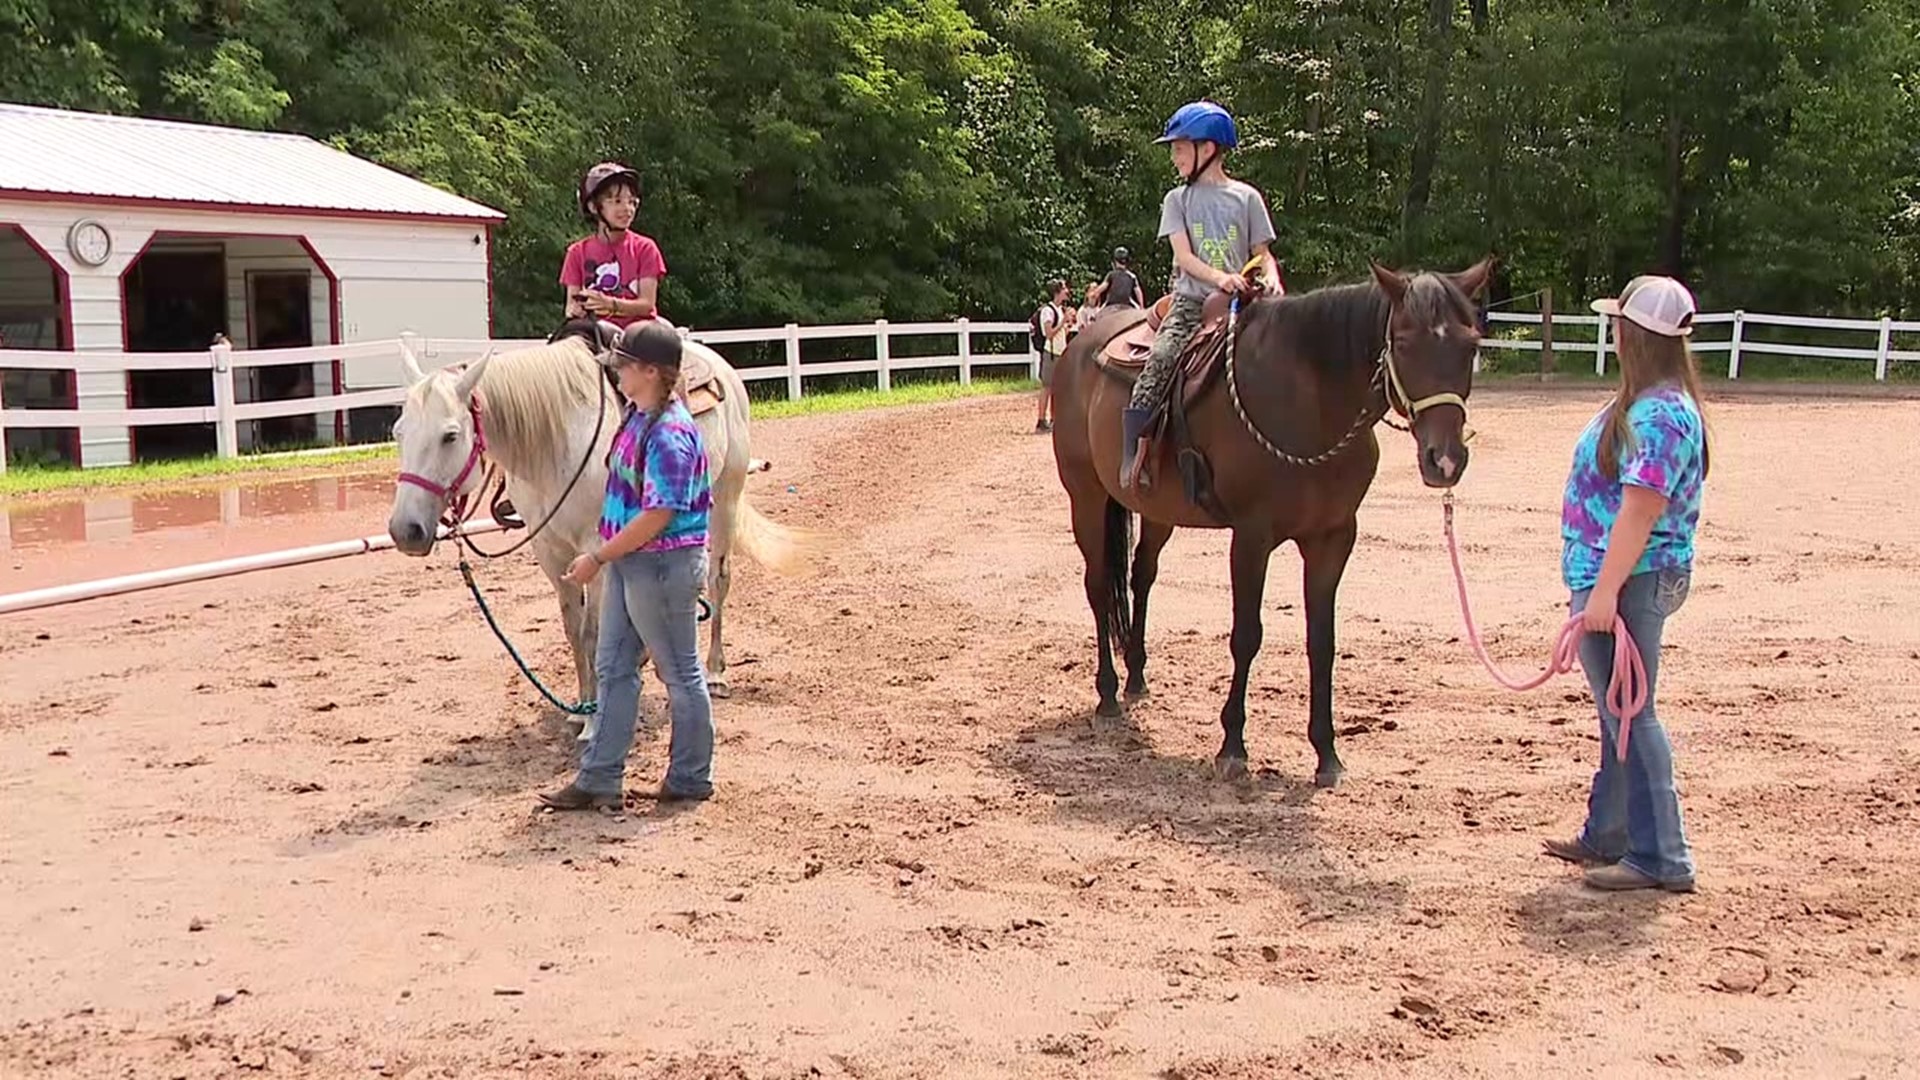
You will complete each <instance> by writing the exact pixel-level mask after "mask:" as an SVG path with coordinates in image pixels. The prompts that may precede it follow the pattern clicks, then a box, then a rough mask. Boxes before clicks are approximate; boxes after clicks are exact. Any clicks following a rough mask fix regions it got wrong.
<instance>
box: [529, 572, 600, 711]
mask: <svg viewBox="0 0 1920 1080" xmlns="http://www.w3.org/2000/svg"><path fill="white" fill-rule="evenodd" d="M545 539H546V538H545V537H541V538H540V539H539V540H536V541H535V542H534V555H535V557H536V558H537V559H538V560H539V563H540V569H541V571H542V572H544V573H545V574H546V575H547V580H548V581H549V582H551V583H552V584H553V593H554V596H555V597H557V598H558V599H559V601H560V622H561V625H562V626H564V627H565V629H566V632H567V647H568V648H569V649H570V650H572V652H573V672H574V675H575V677H576V680H577V682H578V684H579V687H580V697H579V700H581V701H592V700H593V697H594V694H595V693H596V691H597V690H598V680H597V679H596V677H595V676H594V673H593V651H594V647H595V645H596V644H597V643H598V640H599V637H600V611H599V609H600V604H599V602H598V597H599V583H598V582H595V583H594V586H593V588H594V594H593V596H592V597H589V596H588V595H587V594H586V593H585V592H584V591H583V590H582V589H581V588H580V586H578V585H574V584H572V583H570V582H568V581H566V580H564V579H563V578H562V576H561V575H563V574H565V573H566V572H567V564H568V562H570V561H571V559H572V556H571V554H570V552H569V551H568V550H567V549H566V547H565V545H560V544H550V543H545V542H543V541H545ZM598 722H599V717H598V716H597V715H596V714H594V713H588V714H587V717H586V721H585V723H584V724H583V725H582V726H581V728H580V739H581V741H583V742H584V741H585V740H587V739H590V738H592V737H593V732H594V730H595V728H597V727H598V726H599V723H598Z"/></svg>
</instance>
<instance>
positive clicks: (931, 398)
mask: <svg viewBox="0 0 1920 1080" xmlns="http://www.w3.org/2000/svg"><path fill="white" fill-rule="evenodd" d="M780 388H781V390H782V391H783V392H784V390H785V384H780ZM1039 388H1040V384H1039V383H1037V382H1035V381H1033V380H1032V379H1024V378H1021V379H1014V378H991V379H975V380H973V382H972V383H971V384H969V385H966V386H962V385H960V383H959V382H958V381H957V380H947V381H916V382H911V383H907V384H905V385H896V386H895V387H894V388H893V389H892V390H890V391H888V392H886V393H881V392H880V391H878V390H875V389H871V388H868V389H857V390H824V391H819V390H817V391H814V392H812V393H809V394H807V395H806V396H805V397H802V398H801V399H800V400H799V401H788V400H786V399H785V398H780V399H775V400H765V401H755V402H754V403H753V418H754V419H755V420H780V419H784V418H787V417H795V416H813V415H816V414H820V413H835V412H859V411H863V410H866V409H881V408H887V407H890V406H895V405H929V404H933V403H935V402H941V401H958V400H960V399H962V398H974V397H987V396H990V395H994V394H1015V393H1021V392H1025V391H1032V390H1038V389H1039ZM393 456H394V451H393V447H391V446H366V447H347V448H343V449H341V450H339V451H337V452H335V453H326V454H307V455H301V456H298V457H272V456H250V457H240V458H232V459H222V458H193V459H184V460H180V461H155V462H144V463H141V464H138V465H124V466H116V467H113V468H106V469H75V468H69V467H65V466H44V465H28V464H22V465H15V466H12V467H10V468H9V469H8V470H7V471H6V472H5V473H4V474H0V499H9V498H20V497H23V496H34V495H50V494H83V493H86V492H91V491H102V490H107V489H112V488H128V487H170V486H183V485H188V484H193V483H198V482H201V481H205V480H224V479H246V478H255V477H272V476H275V475H279V474H287V473H292V474H311V473H324V472H337V471H339V470H340V469H341V468H342V467H343V466H353V465H367V464H372V463H375V462H389V463H390V462H392V460H393Z"/></svg>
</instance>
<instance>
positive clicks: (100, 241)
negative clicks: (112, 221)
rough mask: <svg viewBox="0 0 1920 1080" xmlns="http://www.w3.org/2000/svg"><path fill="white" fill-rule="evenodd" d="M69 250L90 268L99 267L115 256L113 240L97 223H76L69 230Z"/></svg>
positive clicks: (104, 227)
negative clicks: (112, 255)
mask: <svg viewBox="0 0 1920 1080" xmlns="http://www.w3.org/2000/svg"><path fill="white" fill-rule="evenodd" d="M67 250H68V251H71V252H72V253H73V257H74V258H76V259H78V260H80V261H81V262H83V263H85V264H86V265H88V266H99V265H101V264H103V263H105V262H106V261H107V256H109V255H111V254H113V238H112V237H111V236H109V235H107V228H106V226H104V225H102V224H100V223H99V222H97V221H91V220H89V221H76V222H74V223H73V228H71V229H69V230H67Z"/></svg>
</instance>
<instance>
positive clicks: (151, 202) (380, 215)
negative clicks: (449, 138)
mask: <svg viewBox="0 0 1920 1080" xmlns="http://www.w3.org/2000/svg"><path fill="white" fill-rule="evenodd" d="M0 198H6V199H15V200H18V201H20V202H51V203H75V204H83V205H88V206H137V207H144V208H147V209H153V210H201V211H209V212H223V213H242V214H260V215H266V216H270V217H271V216H279V217H286V216H304V217H326V218H354V219H358V220H362V221H431V222H441V223H450V224H457V225H473V224H480V223H485V222H495V221H505V220H506V215H504V214H499V213H493V214H487V215H480V214H416V213H407V212H404V211H398V210H354V209H349V208H346V207H337V206H336V207H329V206H270V205H266V204H262V203H230V202H195V201H194V200H191V199H149V198H143V197H140V196H137V195H94V194H87V193H82V192H67V191H23V190H20V189H18V188H0Z"/></svg>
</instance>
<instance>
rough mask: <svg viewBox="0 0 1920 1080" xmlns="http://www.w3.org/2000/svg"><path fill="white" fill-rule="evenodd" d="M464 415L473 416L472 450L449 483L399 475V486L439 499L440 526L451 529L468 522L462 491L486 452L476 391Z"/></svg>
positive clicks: (414, 475) (409, 474)
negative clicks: (450, 527) (407, 485)
mask: <svg viewBox="0 0 1920 1080" xmlns="http://www.w3.org/2000/svg"><path fill="white" fill-rule="evenodd" d="M467 415H469V416H471V417H473V448H472V449H470V450H468V451H467V460H466V464H464V465H461V466H460V473H459V475H457V476H455V477H454V478H453V482H452V483H451V484H442V483H440V482H438V481H436V480H434V479H433V478H432V477H427V476H421V475H420V474H419V473H411V472H403V473H401V474H400V483H402V484H412V485H413V486H414V487H417V488H419V489H421V490H422V491H425V492H426V493H427V494H429V495H432V496H433V497H434V498H436V499H439V500H440V506H441V510H442V523H443V524H447V525H453V526H458V525H461V524H464V523H465V522H466V520H467V513H466V509H467V496H466V494H465V493H464V492H463V491H462V490H461V489H462V488H465V487H466V486H467V478H468V477H470V476H472V475H473V471H474V470H475V469H477V468H479V467H480V462H481V459H483V458H484V457H486V453H487V429H486V428H485V427H484V426H483V425H482V424H481V423H480V395H479V392H478V391H475V392H474V393H473V394H472V395H471V396H470V397H468V399H467ZM481 486H482V487H485V484H484V483H482V485H481ZM475 505H476V506H478V505H479V502H478V500H475Z"/></svg>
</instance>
